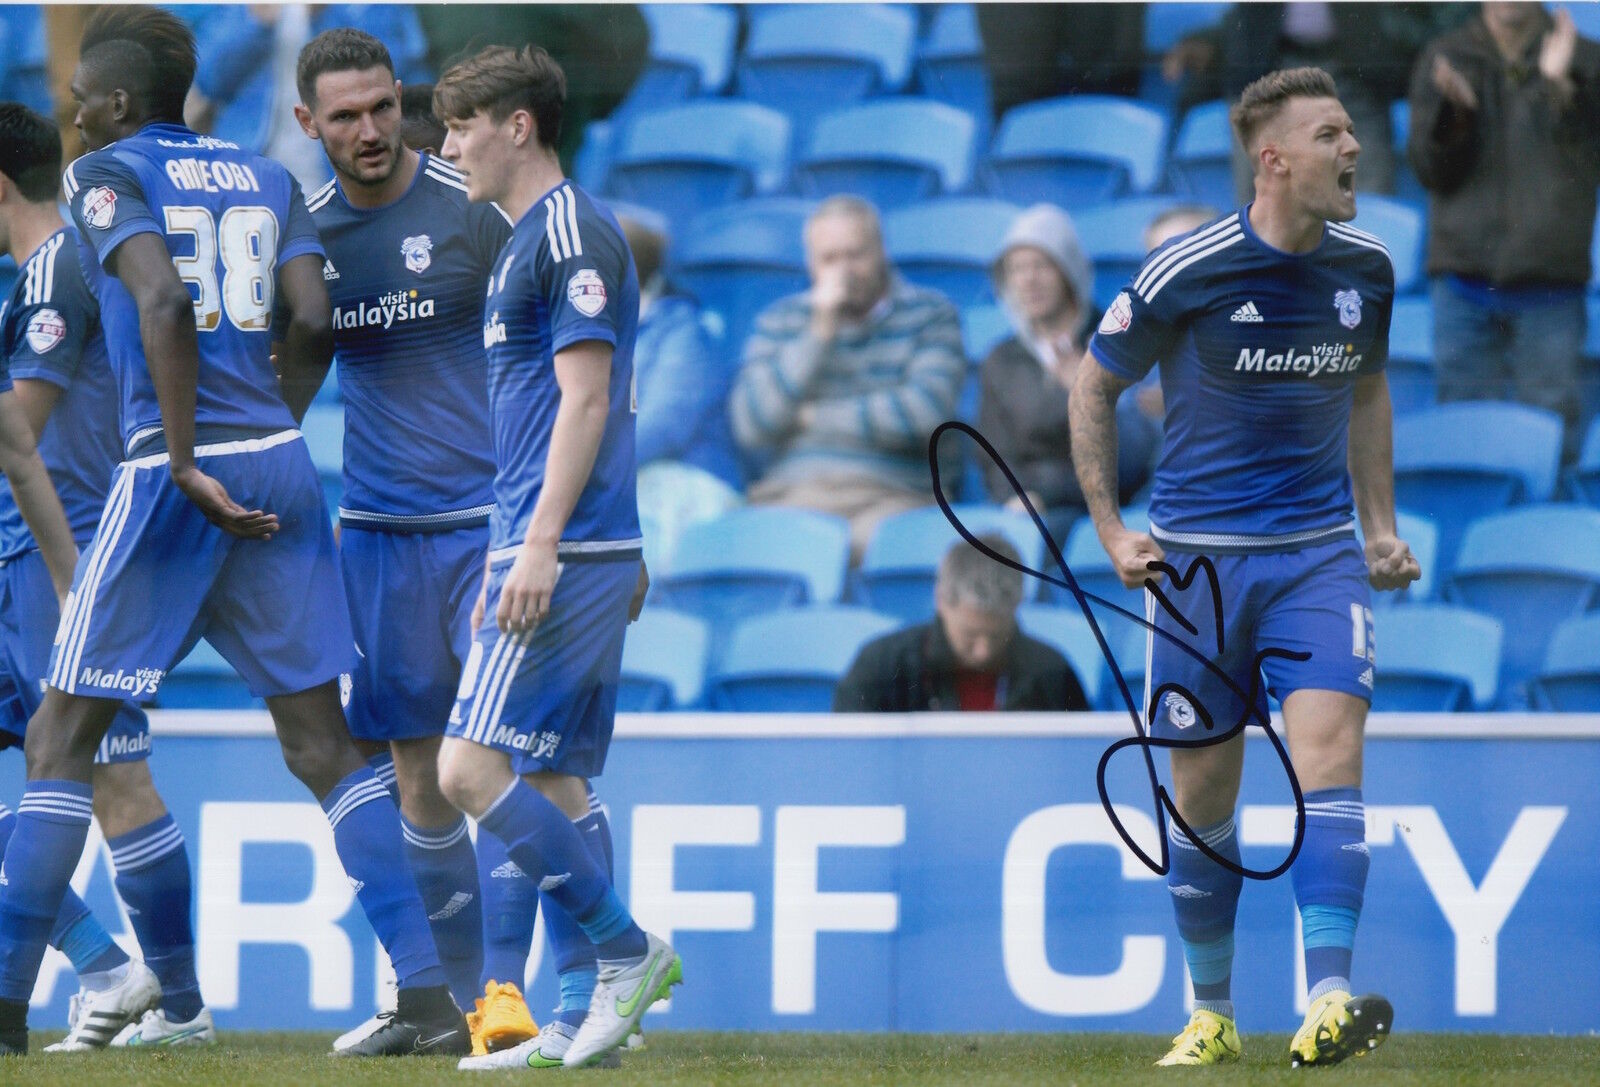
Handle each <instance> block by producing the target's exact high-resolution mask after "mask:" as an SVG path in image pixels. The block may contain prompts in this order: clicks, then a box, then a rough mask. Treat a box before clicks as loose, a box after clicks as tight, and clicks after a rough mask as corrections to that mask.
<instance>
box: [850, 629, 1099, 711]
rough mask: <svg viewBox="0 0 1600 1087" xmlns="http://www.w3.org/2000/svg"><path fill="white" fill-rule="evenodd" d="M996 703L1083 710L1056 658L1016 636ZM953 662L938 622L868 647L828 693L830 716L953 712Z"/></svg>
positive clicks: (1077, 690)
mask: <svg viewBox="0 0 1600 1087" xmlns="http://www.w3.org/2000/svg"><path fill="white" fill-rule="evenodd" d="M999 699H1000V704H1001V708H1002V709H1007V710H1086V709H1088V708H1089V701H1088V699H1086V698H1085V697H1084V695H1083V688H1082V687H1081V686H1079V684H1078V677H1077V676H1076V675H1074V674H1073V671H1072V667H1071V665H1069V664H1067V660H1066V658H1065V657H1063V656H1062V655H1061V654H1060V653H1058V652H1056V651H1055V650H1054V649H1052V648H1051V647H1050V646H1048V645H1045V644H1044V643H1043V642H1040V641H1036V640H1035V639H1033V638H1030V637H1028V636H1027V635H1026V634H1023V633H1022V632H1021V631H1018V632H1017V634H1016V636H1015V637H1014V638H1013V639H1012V641H1011V649H1010V654H1009V659H1008V660H1007V663H1006V670H1005V673H1004V675H1003V677H1002V679H1001V687H1000V691H999ZM960 708H961V707H960V705H959V703H958V702H957V700H956V662H955V656H954V654H953V652H952V651H951V649H950V643H949V641H948V640H947V639H946V638H945V636H944V628H943V627H942V626H940V625H939V621H938V620H937V619H935V620H933V621H932V622H931V623H925V624H923V625H921V626H914V627H907V628H906V629H905V630H897V631H895V632H894V633H893V634H885V635H884V636H883V637H881V638H878V639H876V640H874V641H871V642H868V643H867V644H866V645H864V646H862V648H861V652H860V653H858V654H857V655H856V659H855V661H854V663H852V664H851V665H850V671H849V672H848V673H847V674H846V675H845V677H844V679H842V680H841V681H840V682H839V686H838V687H837V688H836V689H835V690H834V693H833V710H834V712H835V713H906V712H911V711H916V710H957V709H960Z"/></svg>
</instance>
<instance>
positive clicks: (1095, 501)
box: [1067, 358, 1132, 525]
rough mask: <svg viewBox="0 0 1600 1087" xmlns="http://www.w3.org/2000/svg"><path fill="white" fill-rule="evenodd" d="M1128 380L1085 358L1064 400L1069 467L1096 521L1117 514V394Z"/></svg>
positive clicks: (1126, 385)
mask: <svg viewBox="0 0 1600 1087" xmlns="http://www.w3.org/2000/svg"><path fill="white" fill-rule="evenodd" d="M1131 384H1132V382H1129V381H1125V380H1123V379H1122V378H1119V377H1117V376H1116V375H1115V374H1113V373H1111V372H1110V371H1109V370H1107V369H1106V368H1105V367H1103V366H1101V365H1100V364H1099V363H1097V362H1096V361H1095V360H1094V359H1093V358H1085V359H1084V360H1083V363H1082V364H1081V365H1080V366H1079V368H1078V380H1077V383H1076V384H1075V385H1074V386H1073V389H1072V395H1071V397H1069V398H1068V401H1067V416H1068V419H1069V420H1070V423H1071V428H1072V467H1073V470H1074V471H1076V472H1077V474H1078V486H1079V487H1080V488H1081V489H1082V490H1083V500H1084V503H1085V504H1086V505H1087V506H1088V507H1089V516H1090V518H1092V519H1093V521H1094V523H1095V524H1096V525H1099V524H1101V523H1102V522H1103V521H1105V520H1106V519H1108V518H1110V517H1114V516H1115V515H1116V514H1117V509H1118V507H1117V397H1119V396H1121V395H1122V391H1123V390H1124V389H1126V388H1128V386H1129V385H1131Z"/></svg>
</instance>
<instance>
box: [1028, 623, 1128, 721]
mask: <svg viewBox="0 0 1600 1087" xmlns="http://www.w3.org/2000/svg"><path fill="white" fill-rule="evenodd" d="M1017 625H1018V626H1019V627H1021V628H1022V630H1023V632H1024V633H1025V634H1027V635H1028V636H1029V637H1031V638H1037V639H1039V640H1040V641H1041V642H1044V643H1045V644H1046V645H1049V646H1052V647H1054V648H1055V649H1056V650H1057V651H1058V652H1059V653H1060V654H1061V655H1062V656H1063V657H1066V658H1067V663H1068V664H1070V665H1072V671H1073V674H1074V675H1076V676H1077V677H1078V686H1080V687H1082V688H1083V693H1084V697H1086V698H1087V699H1088V700H1089V705H1090V706H1091V707H1099V706H1100V704H1101V699H1102V697H1103V695H1104V693H1105V687H1106V685H1107V684H1108V683H1109V682H1110V679H1111V671H1110V669H1108V668H1107V667H1106V658H1105V654H1104V653H1102V652H1100V643H1099V642H1098V641H1096V640H1095V636H1094V631H1093V630H1092V629H1090V627H1089V620H1087V619H1085V618H1084V617H1083V613H1082V612H1080V611H1079V610H1078V609H1077V608H1061V607H1052V606H1051V605H1049V604H1024V605H1022V607H1020V608H1018V609H1017ZM1106 634H1107V639H1108V640H1110V632H1106ZM1112 644H1113V645H1115V644H1116V643H1115V642H1112Z"/></svg>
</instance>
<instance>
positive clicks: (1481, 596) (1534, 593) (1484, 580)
mask: <svg viewBox="0 0 1600 1087" xmlns="http://www.w3.org/2000/svg"><path fill="white" fill-rule="evenodd" d="M1445 598H1446V599H1447V600H1451V601H1453V602H1455V603H1459V604H1463V605H1465V606H1466V607H1469V608H1473V609H1475V610H1477V611H1482V612H1487V613H1488V614H1490V615H1493V616H1495V617H1496V618H1497V619H1499V620H1500V622H1501V623H1502V624H1504V626H1505V628H1506V630H1508V631H1511V632H1512V634H1513V637H1511V638H1508V639H1507V640H1506V643H1505V647H1504V651H1503V653H1502V656H1501V663H1500V689H1501V700H1502V702H1503V703H1506V704H1510V705H1520V704H1522V699H1523V698H1524V697H1525V695H1526V691H1525V689H1524V684H1526V683H1527V681H1528V680H1530V679H1532V678H1533V677H1534V676H1535V675H1536V674H1537V672H1538V670H1539V667H1540V665H1541V664H1543V663H1544V659H1545V649H1546V647H1547V646H1548V645H1549V643H1550V638H1551V635H1552V633H1553V632H1554V631H1555V628H1556V626H1557V625H1559V624H1560V623H1561V622H1562V620H1564V619H1570V618H1573V617H1575V616H1578V615H1582V614H1583V613H1584V612H1587V611H1590V610H1591V609H1593V608H1594V606H1595V604H1596V603H1597V602H1600V510H1593V509H1589V508H1588V507H1586V506H1556V505H1535V506H1526V507H1522V508H1519V509H1514V510H1508V511H1506V512H1504V513H1497V514H1491V515H1489V516H1486V517H1483V518H1481V519H1479V520H1477V521H1474V522H1473V523H1472V525H1471V527H1469V528H1468V529H1467V533H1466V536H1465V538H1464V539H1463V540H1462V542H1461V554H1460V556H1459V557H1458V558H1457V560H1456V564H1455V570H1454V571H1453V572H1452V573H1451V575H1450V580H1449V581H1448V582H1447V583H1446V586H1445Z"/></svg>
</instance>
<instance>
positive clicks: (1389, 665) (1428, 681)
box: [1372, 604, 1502, 713]
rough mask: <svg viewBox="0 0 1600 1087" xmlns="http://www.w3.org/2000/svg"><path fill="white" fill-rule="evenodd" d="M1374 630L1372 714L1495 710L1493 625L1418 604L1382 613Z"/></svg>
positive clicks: (1497, 631)
mask: <svg viewBox="0 0 1600 1087" xmlns="http://www.w3.org/2000/svg"><path fill="white" fill-rule="evenodd" d="M1375 629H1376V632H1377V639H1378V646H1377V665H1376V667H1375V671H1376V674H1375V677H1374V678H1375V681H1376V682H1375V684H1374V686H1373V691H1372V708H1373V709H1374V710H1375V711H1379V712H1388V713H1453V712H1455V711H1457V710H1471V709H1488V708H1489V707H1490V706H1492V705H1493V704H1494V700H1495V693H1496V690H1497V689H1498V678H1499V670H1500V646H1501V639H1502V628H1501V625H1500V621H1499V620H1498V619H1495V618H1494V617H1493V616H1489V615H1484V614H1481V613H1479V612H1476V611H1470V610H1468V609H1466V608H1456V607H1450V606H1447V605H1441V604H1421V605H1418V606H1416V607H1411V608H1392V609H1390V610H1388V611H1385V612H1383V613H1382V614H1381V615H1379V616H1378V617H1377V619H1376V627H1375Z"/></svg>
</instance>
